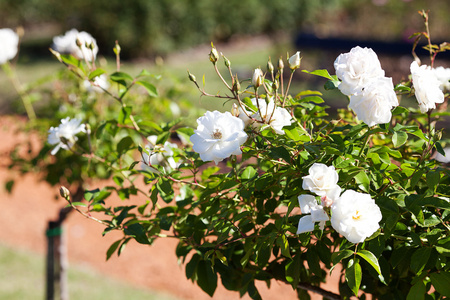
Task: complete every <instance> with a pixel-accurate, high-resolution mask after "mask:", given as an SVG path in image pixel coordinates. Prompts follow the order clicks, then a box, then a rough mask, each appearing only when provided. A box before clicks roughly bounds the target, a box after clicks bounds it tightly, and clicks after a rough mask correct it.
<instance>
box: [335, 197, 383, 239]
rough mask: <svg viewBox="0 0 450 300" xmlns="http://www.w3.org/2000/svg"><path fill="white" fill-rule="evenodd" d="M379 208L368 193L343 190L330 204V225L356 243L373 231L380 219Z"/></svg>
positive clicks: (377, 226) (375, 229) (376, 228)
mask: <svg viewBox="0 0 450 300" xmlns="http://www.w3.org/2000/svg"><path fill="white" fill-rule="evenodd" d="M381 218H382V216H381V211H380V208H379V207H378V206H377V205H376V204H375V201H374V200H373V199H372V198H371V197H370V195H368V194H363V193H358V192H355V191H352V190H347V191H345V192H344V193H343V194H342V195H341V197H340V198H339V199H337V200H336V201H334V203H333V205H332V206H331V226H333V228H334V229H335V230H336V231H337V232H338V233H340V234H341V235H343V236H344V237H345V238H346V239H347V240H349V241H350V242H352V243H354V244H356V243H361V242H363V241H364V240H365V239H366V238H368V237H370V236H371V235H372V234H373V233H375V232H376V231H377V230H378V228H380V226H379V224H378V223H379V222H380V221H381Z"/></svg>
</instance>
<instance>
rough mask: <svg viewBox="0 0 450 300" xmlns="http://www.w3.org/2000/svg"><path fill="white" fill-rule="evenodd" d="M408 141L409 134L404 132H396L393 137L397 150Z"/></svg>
mask: <svg viewBox="0 0 450 300" xmlns="http://www.w3.org/2000/svg"><path fill="white" fill-rule="evenodd" d="M407 140H408V134H407V133H406V132H404V131H395V132H394V134H393V135H392V144H394V147H395V148H398V147H400V146H402V145H404V144H405V143H406V141H407Z"/></svg>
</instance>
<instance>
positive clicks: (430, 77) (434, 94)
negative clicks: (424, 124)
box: [410, 61, 444, 113]
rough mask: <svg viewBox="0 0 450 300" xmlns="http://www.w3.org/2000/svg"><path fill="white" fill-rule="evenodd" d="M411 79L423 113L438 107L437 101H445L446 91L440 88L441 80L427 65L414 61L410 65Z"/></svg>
mask: <svg viewBox="0 0 450 300" xmlns="http://www.w3.org/2000/svg"><path fill="white" fill-rule="evenodd" d="M410 69H411V79H412V83H413V87H414V90H415V95H416V99H417V102H418V103H419V108H420V111H421V112H422V113H425V112H427V111H429V110H430V109H433V108H436V103H442V102H444V93H443V92H442V91H441V89H440V88H439V86H440V82H439V80H438V79H437V78H436V76H434V74H433V71H432V70H431V69H430V68H428V67H427V66H426V65H421V66H420V67H419V64H418V63H417V62H416V61H413V62H412V63H411V66H410Z"/></svg>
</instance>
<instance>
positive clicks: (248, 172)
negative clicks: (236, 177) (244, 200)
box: [241, 166, 257, 180]
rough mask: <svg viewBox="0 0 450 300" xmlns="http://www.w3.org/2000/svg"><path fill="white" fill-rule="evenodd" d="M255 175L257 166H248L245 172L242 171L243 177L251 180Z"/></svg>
mask: <svg viewBox="0 0 450 300" xmlns="http://www.w3.org/2000/svg"><path fill="white" fill-rule="evenodd" d="M255 175H257V172H256V170H255V168H253V167H252V166H248V167H247V168H245V170H244V172H242V175H241V178H242V179H245V180H249V179H252V178H253V177H254V176H255Z"/></svg>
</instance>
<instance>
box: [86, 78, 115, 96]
mask: <svg viewBox="0 0 450 300" xmlns="http://www.w3.org/2000/svg"><path fill="white" fill-rule="evenodd" d="M83 85H84V88H85V89H86V90H87V91H88V92H96V93H103V92H104V90H107V89H108V88H109V82H108V77H107V76H106V75H105V74H102V75H100V76H97V77H95V78H94V82H90V81H89V80H85V81H84V82H83Z"/></svg>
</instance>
